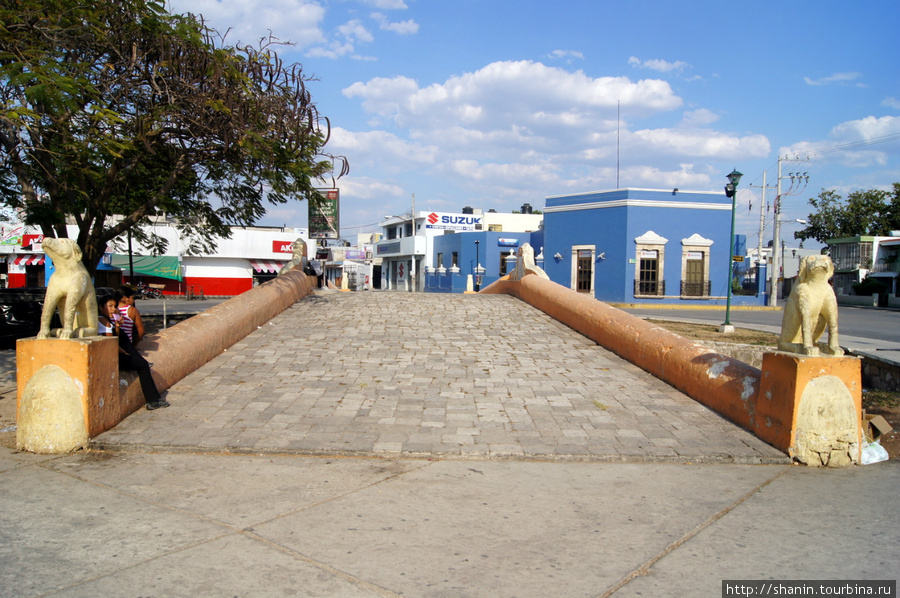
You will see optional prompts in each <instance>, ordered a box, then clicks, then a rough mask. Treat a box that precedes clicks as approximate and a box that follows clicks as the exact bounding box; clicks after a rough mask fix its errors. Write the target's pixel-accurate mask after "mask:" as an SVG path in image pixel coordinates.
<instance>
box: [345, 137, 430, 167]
mask: <svg viewBox="0 0 900 598" xmlns="http://www.w3.org/2000/svg"><path fill="white" fill-rule="evenodd" d="M328 151H329V152H331V153H333V154H342V155H346V156H352V159H351V165H352V164H353V163H360V162H361V163H362V164H379V165H381V166H382V167H383V168H385V169H393V168H397V169H405V168H407V167H409V165H410V164H420V165H423V166H427V165H429V164H433V163H434V161H435V155H436V154H437V148H435V147H434V146H433V145H423V144H420V143H416V142H411V141H406V140H404V139H401V138H400V137H397V136H396V135H394V134H392V133H388V132H386V131H368V132H354V131H348V130H347V129H344V128H341V127H334V128H333V129H332V130H331V139H330V140H329V141H328Z"/></svg>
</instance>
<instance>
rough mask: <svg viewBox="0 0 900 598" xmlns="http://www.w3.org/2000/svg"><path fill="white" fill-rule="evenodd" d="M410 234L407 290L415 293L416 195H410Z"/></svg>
mask: <svg viewBox="0 0 900 598" xmlns="http://www.w3.org/2000/svg"><path fill="white" fill-rule="evenodd" d="M411 220H412V234H413V246H412V261H411V262H410V265H411V267H410V269H409V290H410V291H416V290H418V289H416V280H417V278H416V194H415V193H413V194H412V214H411Z"/></svg>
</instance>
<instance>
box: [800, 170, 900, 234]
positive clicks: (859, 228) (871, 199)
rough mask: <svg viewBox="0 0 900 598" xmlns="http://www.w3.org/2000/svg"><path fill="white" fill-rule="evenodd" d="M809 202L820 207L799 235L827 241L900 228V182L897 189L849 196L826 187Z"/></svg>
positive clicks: (895, 184) (857, 193)
mask: <svg viewBox="0 0 900 598" xmlns="http://www.w3.org/2000/svg"><path fill="white" fill-rule="evenodd" d="M809 204H810V205H811V206H812V207H813V208H815V210H816V211H815V212H813V213H811V214H810V215H809V217H808V218H807V221H808V224H807V226H806V228H804V229H802V230H799V231H797V232H795V233H794V237H795V238H797V239H802V240H806V239H815V240H816V241H819V242H820V243H825V242H826V241H827V240H828V239H839V238H842V237H856V236H864V235H872V236H880V235H888V234H890V232H891V231H892V230H900V183H894V185H893V192H889V191H883V190H880V189H869V190H866V191H853V192H852V193H850V194H849V195H848V196H847V199H846V200H844V199H843V198H842V197H841V196H840V195H839V194H838V193H836V192H834V191H826V190H824V189H823V190H822V192H821V193H819V197H818V198H814V199H810V200H809Z"/></svg>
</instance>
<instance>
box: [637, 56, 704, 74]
mask: <svg viewBox="0 0 900 598" xmlns="http://www.w3.org/2000/svg"><path fill="white" fill-rule="evenodd" d="M628 64H630V65H631V66H633V67H635V68H643V69H649V70H651V71H658V72H660V73H671V72H673V71H676V72H681V71H683V70H685V69H686V68H688V67H689V66H690V65H689V64H688V63H686V62H683V61H681V60H677V61H675V62H668V61H666V60H659V59H654V60H641V59H640V58H638V57H636V56H632V57H631V58H629V59H628Z"/></svg>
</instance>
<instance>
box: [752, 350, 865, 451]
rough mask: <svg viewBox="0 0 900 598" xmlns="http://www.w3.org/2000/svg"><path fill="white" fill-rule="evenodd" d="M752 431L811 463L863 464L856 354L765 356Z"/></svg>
mask: <svg viewBox="0 0 900 598" xmlns="http://www.w3.org/2000/svg"><path fill="white" fill-rule="evenodd" d="M754 420H755V426H754V428H755V429H754V430H753V432H754V433H755V434H756V435H757V436H759V437H760V438H762V439H763V440H765V441H766V442H768V443H770V444H771V445H772V446H774V447H776V448H778V449H781V450H784V451H787V453H788V455H790V456H791V457H792V458H794V459H795V460H797V461H799V462H800V463H803V464H805V465H809V466H812V467H821V466H828V467H845V466H848V465H851V464H853V463H859V461H860V451H861V450H862V424H861V420H862V368H861V365H860V360H859V359H858V358H856V357H806V356H804V355H799V354H795V353H781V352H777V353H766V354H764V355H763V363H762V379H761V380H760V388H759V396H758V400H757V402H756V413H755V417H754Z"/></svg>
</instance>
